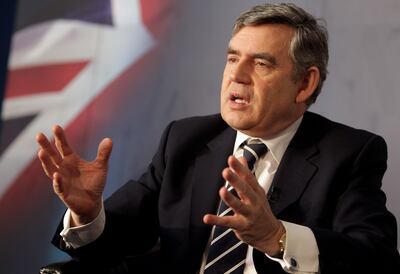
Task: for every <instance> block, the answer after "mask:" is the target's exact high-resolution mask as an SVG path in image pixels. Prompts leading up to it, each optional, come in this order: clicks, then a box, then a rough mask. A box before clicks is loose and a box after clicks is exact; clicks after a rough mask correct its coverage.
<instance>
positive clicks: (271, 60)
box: [227, 47, 277, 65]
mask: <svg viewBox="0 0 400 274" xmlns="http://www.w3.org/2000/svg"><path fill="white" fill-rule="evenodd" d="M227 54H235V55H239V56H240V55H241V54H240V51H238V50H236V49H234V48H232V47H228V50H227ZM251 57H252V58H253V59H263V60H265V61H268V62H269V63H271V64H272V65H276V63H277V62H276V58H275V57H274V56H272V55H271V54H269V53H266V52H259V53H253V54H251Z"/></svg>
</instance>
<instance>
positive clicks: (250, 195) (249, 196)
mask: <svg viewBox="0 0 400 274" xmlns="http://www.w3.org/2000/svg"><path fill="white" fill-rule="evenodd" d="M222 177H223V178H224V179H225V180H226V181H227V182H228V183H229V185H230V186H232V187H233V188H234V189H235V191H236V193H237V194H238V196H239V197H240V199H242V200H253V199H254V198H255V194H254V190H253V189H252V188H251V187H250V186H249V185H248V183H247V182H245V181H244V180H243V179H242V178H241V177H239V176H238V175H237V174H236V173H235V172H234V171H233V170H232V169H230V168H225V169H224V170H223V171H222Z"/></svg>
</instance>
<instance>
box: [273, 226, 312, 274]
mask: <svg viewBox="0 0 400 274" xmlns="http://www.w3.org/2000/svg"><path fill="white" fill-rule="evenodd" d="M282 224H283V226H284V227H285V230H286V245H285V252H284V253H283V258H282V259H279V258H274V257H271V256H268V254H265V255H266V256H267V257H268V258H270V259H271V260H274V261H276V262H278V263H280V265H281V266H282V268H283V270H285V271H286V272H288V273H318V271H319V260H318V255H319V250H318V245H317V241H316V240H315V236H314V233H313V232H312V230H311V229H310V228H308V227H306V226H302V225H297V224H294V223H289V222H284V221H282Z"/></svg>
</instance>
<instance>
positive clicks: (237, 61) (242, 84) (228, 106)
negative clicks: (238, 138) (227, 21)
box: [221, 24, 306, 138]
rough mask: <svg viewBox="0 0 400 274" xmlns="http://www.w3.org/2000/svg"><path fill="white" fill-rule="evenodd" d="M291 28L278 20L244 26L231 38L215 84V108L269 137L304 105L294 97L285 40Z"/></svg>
mask: <svg viewBox="0 0 400 274" xmlns="http://www.w3.org/2000/svg"><path fill="white" fill-rule="evenodd" d="M292 35H293V29H292V28H290V27H289V26H285V25H280V24H268V25H260V26H246V27H243V28H242V29H241V30H240V31H239V32H237V33H236V34H235V35H234V36H233V37H232V39H231V41H230V43H229V48H228V54H227V62H226V66H225V70H224V76H223V80H222V87H221V114H222V117H223V119H224V120H225V121H226V122H227V123H228V124H229V125H230V126H231V127H233V128H235V129H237V130H240V131H242V132H244V133H246V134H248V135H250V136H254V137H265V138H267V137H273V136H274V135H275V134H277V133H279V132H280V131H281V130H283V129H284V128H286V127H287V126H289V125H290V124H291V123H292V122H294V121H295V120H296V119H297V118H299V117H300V116H301V114H302V113H304V111H305V110H306V107H305V105H304V104H299V103H296V96H297V94H298V92H299V90H300V86H301V81H299V82H295V81H294V80H293V68H294V65H293V62H292V60H291V58H290V56H289V45H290V41H291V39H292Z"/></svg>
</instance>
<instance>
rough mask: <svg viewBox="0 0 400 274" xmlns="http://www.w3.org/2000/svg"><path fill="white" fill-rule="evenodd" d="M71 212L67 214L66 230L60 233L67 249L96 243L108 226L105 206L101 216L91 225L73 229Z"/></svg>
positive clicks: (65, 218) (102, 207)
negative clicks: (106, 225)
mask: <svg viewBox="0 0 400 274" xmlns="http://www.w3.org/2000/svg"><path fill="white" fill-rule="evenodd" d="M70 220H71V210H70V209H68V210H67V212H65V215H64V220H63V225H64V229H63V230H62V231H61V232H60V236H61V237H62V238H63V240H64V242H65V245H66V247H67V248H79V247H81V246H84V245H87V244H89V243H91V242H93V241H95V240H96V239H97V238H98V237H99V236H100V235H101V233H103V231H104V226H105V224H106V214H105V212H104V206H103V205H102V206H101V210H100V213H99V215H97V217H96V218H95V219H94V220H93V221H92V222H90V223H88V224H86V225H82V226H76V227H71V225H70Z"/></svg>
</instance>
